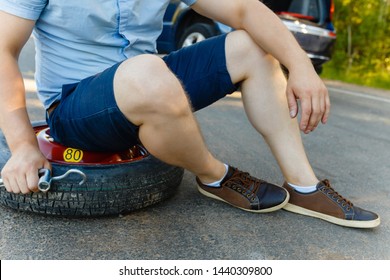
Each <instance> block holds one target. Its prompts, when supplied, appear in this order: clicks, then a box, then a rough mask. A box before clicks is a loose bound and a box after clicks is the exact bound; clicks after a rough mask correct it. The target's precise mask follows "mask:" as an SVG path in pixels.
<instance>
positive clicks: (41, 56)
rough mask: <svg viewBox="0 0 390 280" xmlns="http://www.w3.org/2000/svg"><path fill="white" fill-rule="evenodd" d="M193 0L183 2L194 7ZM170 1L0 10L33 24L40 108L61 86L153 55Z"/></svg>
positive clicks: (9, 4) (20, 4) (40, 3)
mask: <svg viewBox="0 0 390 280" xmlns="http://www.w3.org/2000/svg"><path fill="white" fill-rule="evenodd" d="M196 1H197V0H182V2H184V3H185V4H187V5H193V4H194V3H195V2H196ZM168 4H169V0H50V1H49V0H1V1H0V10H2V11H4V12H7V13H10V14H13V15H15V16H18V17H22V18H25V19H30V20H35V21H36V24H35V28H34V32H33V35H34V39H35V44H36V73H35V80H36V82H37V87H38V96H39V99H40V100H41V101H42V103H43V105H44V106H45V108H48V107H49V106H50V105H51V104H52V103H53V102H54V101H56V100H59V99H60V98H61V88H62V85H63V84H69V83H75V82H78V81H80V80H81V79H83V78H86V77H89V76H91V75H95V74H96V73H99V72H101V71H103V70H105V69H107V68H108V67H111V66H112V65H114V64H115V63H117V62H120V61H123V60H125V59H127V58H130V57H133V56H136V55H139V54H145V53H155V52H156V40H157V38H158V36H159V35H160V33H161V31H162V26H163V17H164V13H165V10H166V8H167V6H168Z"/></svg>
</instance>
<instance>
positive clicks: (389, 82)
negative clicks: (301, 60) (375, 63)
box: [321, 64, 390, 90]
mask: <svg viewBox="0 0 390 280" xmlns="http://www.w3.org/2000/svg"><path fill="white" fill-rule="evenodd" d="M321 77H322V78H324V79H328V80H337V81H342V82H346V83H350V84H356V85H361V86H368V87H374V88H380V89H386V90H390V73H389V72H381V73H377V72H376V73H373V72H367V71H359V72H357V71H350V72H349V73H347V72H346V71H344V70H339V69H337V68H336V67H335V65H332V64H329V65H328V64H325V65H324V70H323V72H322V74H321Z"/></svg>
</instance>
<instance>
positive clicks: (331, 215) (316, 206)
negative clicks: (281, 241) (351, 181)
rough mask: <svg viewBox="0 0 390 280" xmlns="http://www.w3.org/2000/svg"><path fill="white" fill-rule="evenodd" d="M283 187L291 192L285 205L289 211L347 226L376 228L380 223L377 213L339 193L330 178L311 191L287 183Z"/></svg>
mask: <svg viewBox="0 0 390 280" xmlns="http://www.w3.org/2000/svg"><path fill="white" fill-rule="evenodd" d="M283 187H284V188H285V189H286V190H287V191H288V192H289V193H290V200H289V202H288V203H287V204H286V206H284V207H283V209H285V210H287V211H291V212H294V213H298V214H302V215H306V216H311V217H315V218H319V219H323V220H325V221H328V222H331V223H334V224H336V225H340V226H346V227H354V228H374V227H377V226H379V224H380V218H379V217H378V215H377V214H375V213H373V212H370V211H367V210H364V209H361V208H359V207H356V206H354V205H353V204H352V203H351V202H350V201H349V200H347V199H345V198H344V197H342V196H341V195H340V194H338V193H337V192H336V191H335V190H334V189H333V188H332V187H331V186H330V183H329V181H328V180H323V181H321V182H319V183H318V184H317V190H315V191H314V192H311V193H300V192H297V191H296V190H294V188H292V187H290V186H289V185H288V184H287V183H284V185H283Z"/></svg>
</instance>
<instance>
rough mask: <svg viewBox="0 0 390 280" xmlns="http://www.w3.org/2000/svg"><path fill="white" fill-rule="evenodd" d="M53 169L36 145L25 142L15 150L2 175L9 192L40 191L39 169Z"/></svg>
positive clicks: (25, 192)
mask: <svg viewBox="0 0 390 280" xmlns="http://www.w3.org/2000/svg"><path fill="white" fill-rule="evenodd" d="M41 168H47V169H51V165H50V163H49V161H47V159H46V158H45V157H44V156H43V155H42V153H41V151H40V150H39V149H38V147H36V146H35V145H31V144H25V145H21V146H20V147H19V148H18V149H16V150H14V151H13V153H12V156H11V158H10V159H9V160H8V162H7V163H6V165H5V166H4V168H3V170H2V171H1V177H2V179H3V182H4V185H5V188H6V189H7V191H8V192H13V193H23V194H27V193H29V192H37V191H38V181H39V177H38V170H39V169H41Z"/></svg>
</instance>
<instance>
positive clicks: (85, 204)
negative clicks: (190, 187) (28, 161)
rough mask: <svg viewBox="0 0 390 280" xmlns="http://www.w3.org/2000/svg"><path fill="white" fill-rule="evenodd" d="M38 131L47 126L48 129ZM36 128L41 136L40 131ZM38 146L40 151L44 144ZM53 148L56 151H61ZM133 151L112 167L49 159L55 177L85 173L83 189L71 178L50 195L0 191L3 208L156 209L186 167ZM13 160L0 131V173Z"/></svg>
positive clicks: (63, 212) (72, 213) (76, 213)
mask: <svg viewBox="0 0 390 280" xmlns="http://www.w3.org/2000/svg"><path fill="white" fill-rule="evenodd" d="M33 126H34V125H33ZM39 127H45V124H40V126H39ZM46 127H47V125H46ZM34 128H35V131H36V132H37V131H38V132H37V133H38V137H39V133H40V132H39V130H37V126H36V125H35V126H34ZM45 137H46V138H47V137H48V136H47V135H45ZM38 140H39V139H38ZM40 147H41V150H42V146H41V143H40ZM65 148H66V147H65ZM55 149H57V150H58V147H57V146H56V148H55ZM69 149H70V148H67V149H66V150H69ZM137 149H138V150H137ZM53 151H54V149H53ZM84 152H85V151H84ZM130 152H131V153H133V154H134V153H135V154H136V156H132V158H131V159H129V160H127V159H126V160H123V159H121V160H118V162H114V163H113V162H111V160H110V161H109V162H108V163H107V162H105V163H102V162H100V163H99V162H97V163H96V162H95V163H85V162H84V163H73V164H69V163H67V162H61V161H57V160H50V161H51V164H52V174H53V176H58V175H62V174H64V173H66V172H67V171H69V170H70V169H77V170H79V171H81V172H82V173H84V174H85V176H86V181H85V182H84V183H83V184H82V185H80V184H79V183H80V176H77V174H71V175H69V176H68V177H66V178H63V179H61V180H60V181H53V182H52V183H51V187H50V190H49V191H47V192H37V193H30V194H27V195H24V194H14V193H9V192H7V191H6V189H5V187H4V186H0V204H1V205H4V206H7V207H10V208H12V209H15V210H19V211H27V212H32V213H38V214H43V215H52V216H65V217H81V216H89V217H93V216H110V215H120V214H126V213H129V212H131V211H134V210H137V209H141V208H144V207H147V206H150V205H154V204H156V203H159V202H161V201H163V200H165V199H167V198H169V197H171V196H173V195H174V194H175V193H176V190H177V188H178V186H179V185H180V183H181V180H182V178H183V174H184V170H183V169H182V168H178V167H174V166H170V165H168V164H165V163H163V162H161V161H159V160H158V159H156V158H154V157H153V156H152V155H150V154H149V153H147V151H146V150H144V148H143V147H142V146H140V147H138V148H134V150H131V151H130ZM60 155H61V156H62V155H63V157H64V158H65V155H66V153H65V152H63V151H61V152H60ZM84 156H85V155H84ZM9 157H10V151H9V148H8V146H7V143H6V141H5V138H4V135H3V134H2V133H1V132H0V168H1V169H2V168H3V166H4V164H5V163H6V162H7V160H8V158H9ZM84 158H86V156H85V157H84Z"/></svg>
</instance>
